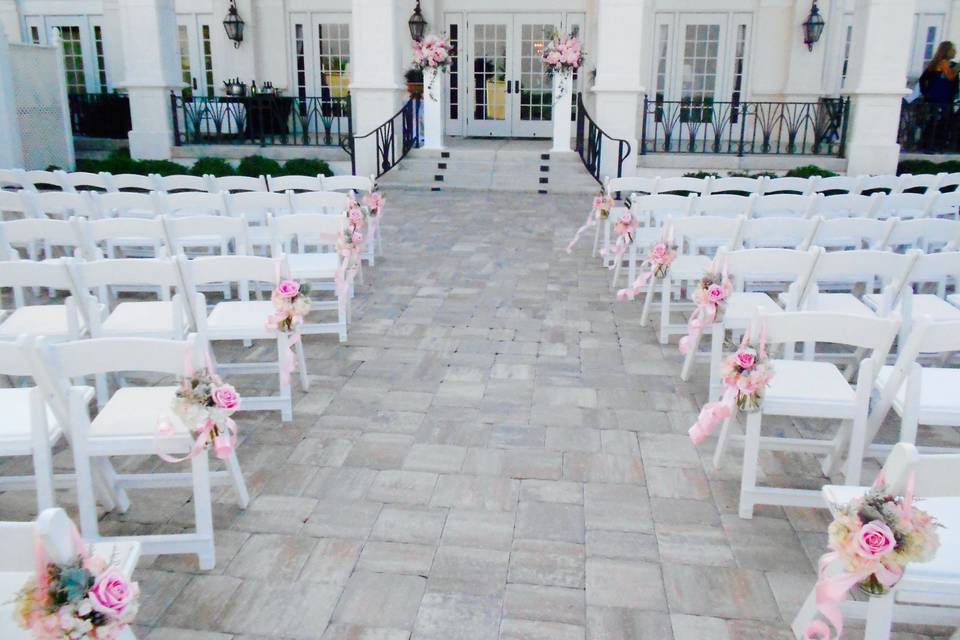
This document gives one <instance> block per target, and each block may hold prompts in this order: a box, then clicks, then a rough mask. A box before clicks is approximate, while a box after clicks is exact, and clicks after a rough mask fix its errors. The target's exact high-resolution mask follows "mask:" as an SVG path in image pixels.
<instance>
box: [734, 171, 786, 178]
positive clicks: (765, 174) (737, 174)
mask: <svg viewBox="0 0 960 640" xmlns="http://www.w3.org/2000/svg"><path fill="white" fill-rule="evenodd" d="M727 177H728V178H778V177H779V176H778V175H777V174H776V173H775V172H773V171H757V172H756V173H750V172H749V171H731V172H730V173H728V174H727Z"/></svg>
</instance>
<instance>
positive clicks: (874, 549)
mask: <svg viewBox="0 0 960 640" xmlns="http://www.w3.org/2000/svg"><path fill="white" fill-rule="evenodd" d="M883 483H884V480H883V473H882V472H881V474H880V476H878V477H877V480H876V482H874V485H873V487H872V488H871V489H870V491H868V492H867V493H866V494H865V495H863V496H862V497H859V498H857V499H855V500H853V501H851V502H850V503H849V504H847V505H844V506H841V507H839V508H837V509H836V514H837V515H836V517H835V518H834V520H833V522H832V523H831V524H830V529H829V534H830V542H829V547H830V552H829V553H826V554H824V555H823V556H822V557H821V558H820V563H819V578H818V580H817V586H816V590H815V593H816V601H817V610H818V612H819V613H820V615H821V616H822V617H823V618H824V619H825V620H826V621H827V622H829V623H830V624H831V625H832V626H833V628H834V630H835V631H836V636H835V637H837V638H839V637H840V634H841V633H842V632H843V615H842V614H841V612H840V608H839V604H840V603H841V602H843V601H844V600H846V598H847V592H848V591H850V589H851V588H852V587H853V586H854V585H859V587H860V590H861V591H862V592H864V593H866V594H867V595H869V596H879V595H883V594H885V593H887V592H888V591H889V590H890V588H891V587H893V586H894V585H895V584H896V583H897V582H899V581H900V578H901V577H902V576H903V570H904V568H906V566H907V565H908V564H910V563H911V562H928V561H930V560H932V559H933V557H934V556H935V555H936V553H937V549H938V548H939V546H940V538H939V536H938V535H937V527H939V526H941V525H940V524H939V523H938V522H937V521H936V520H935V519H934V518H933V517H931V516H930V514H929V513H927V512H926V511H922V510H920V509H917V508H915V507H914V505H913V484H914V478H913V476H911V477H910V478H909V479H908V481H907V490H906V495H904V496H902V497H899V496H893V495H890V494H889V493H888V492H887V491H886V488H885V487H884V484H883ZM832 565H833V566H834V567H835V568H836V565H839V567H840V568H841V571H839V572H836V571H835V570H828V567H831V566H832ZM832 637H834V636H832V634H831V631H830V627H829V626H827V623H826V622H824V621H823V620H820V619H817V620H814V621H812V622H811V623H810V624H808V625H807V628H806V629H805V631H804V638H806V639H807V640H830V638H832Z"/></svg>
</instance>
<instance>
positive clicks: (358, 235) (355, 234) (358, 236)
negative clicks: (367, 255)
mask: <svg viewBox="0 0 960 640" xmlns="http://www.w3.org/2000/svg"><path fill="white" fill-rule="evenodd" d="M350 240H352V241H353V244H360V243H361V242H363V234H362V233H360V232H359V231H354V232H353V235H351V236H350Z"/></svg>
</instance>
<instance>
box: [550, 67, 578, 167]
mask: <svg viewBox="0 0 960 640" xmlns="http://www.w3.org/2000/svg"><path fill="white" fill-rule="evenodd" d="M572 101H573V72H571V71H567V72H564V73H554V74H553V148H552V149H550V151H570V113H571V106H572Z"/></svg>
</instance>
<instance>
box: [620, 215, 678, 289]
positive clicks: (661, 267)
mask: <svg viewBox="0 0 960 640" xmlns="http://www.w3.org/2000/svg"><path fill="white" fill-rule="evenodd" d="M676 259H677V247H676V245H674V244H673V228H672V227H671V228H670V231H669V232H668V233H667V235H666V237H664V234H663V230H662V229H661V230H660V239H659V240H658V241H657V243H656V244H654V245H653V246H652V247H650V251H649V252H647V257H646V259H645V260H644V261H643V264H641V265H640V273H639V274H638V275H637V279H636V280H634V281H633V284H631V285H630V286H629V287H627V288H626V289H620V290H619V291H617V300H619V301H620V302H623V301H624V300H633V299H634V298H635V297H637V296H638V295H639V294H640V292H641V291H643V287H644V286H645V285H646V284H647V282H649V281H650V278H651V277H652V278H656V279H657V280H663V279H664V278H666V277H667V274H668V273H669V272H670V265H671V264H673V261H674V260H676Z"/></svg>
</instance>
